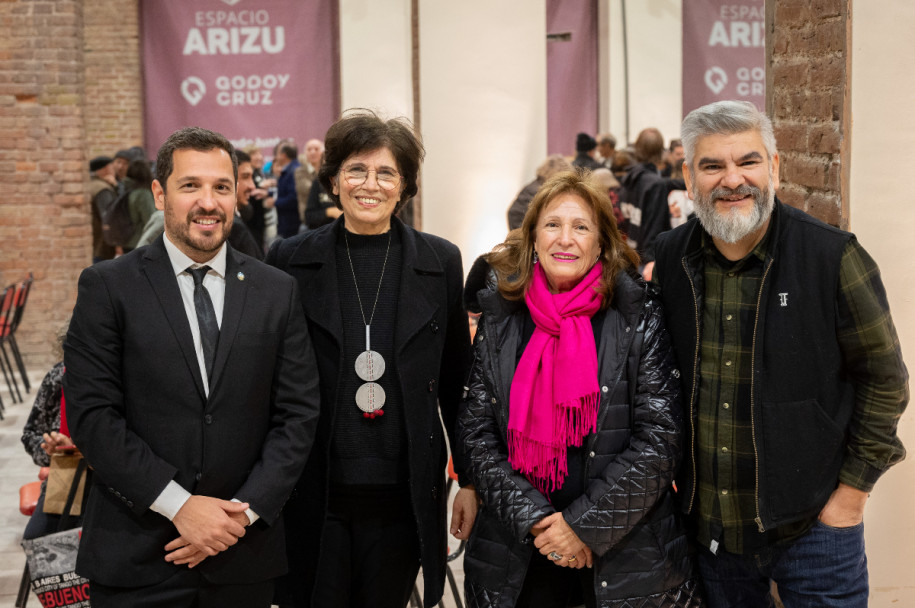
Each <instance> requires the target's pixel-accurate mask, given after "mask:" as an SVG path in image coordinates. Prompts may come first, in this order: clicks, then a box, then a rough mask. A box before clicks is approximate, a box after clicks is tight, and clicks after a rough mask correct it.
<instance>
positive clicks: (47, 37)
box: [0, 0, 91, 390]
mask: <svg viewBox="0 0 915 608" xmlns="http://www.w3.org/2000/svg"><path fill="white" fill-rule="evenodd" d="M0 23H2V24H3V30H4V33H3V36H0V242H2V252H3V253H2V255H0V280H2V284H3V285H6V284H8V283H11V282H13V281H15V280H18V279H19V278H20V277H21V276H22V275H23V274H24V273H26V272H30V271H31V272H34V274H35V283H34V285H33V287H32V292H31V296H30V299H29V302H28V305H27V308H26V311H25V315H24V317H23V321H22V326H21V328H20V330H19V333H18V334H17V339H18V342H19V345H20V347H21V349H22V350H23V351H24V354H25V356H26V359H27V363H28V364H30V365H39V364H45V363H47V362H49V361H51V359H52V355H51V349H50V343H51V339H52V337H53V335H54V332H55V330H56V329H57V327H59V326H60V324H61V322H62V321H63V320H64V319H66V318H67V317H68V316H69V314H70V311H71V310H72V307H73V303H74V300H75V295H76V289H75V285H76V278H77V276H78V274H79V271H80V270H81V269H82V268H83V267H85V266H86V265H87V264H88V263H89V262H90V261H91V227H90V224H89V219H88V218H89V216H88V207H87V200H86V188H87V184H88V168H87V167H88V165H87V162H88V161H87V157H86V148H85V145H84V143H85V127H84V115H83V102H84V96H85V87H84V69H83V68H84V56H83V37H82V3H81V2H79V1H77V0H54V1H42V0H12V1H7V2H0ZM5 388H6V387H2V388H0V390H5Z"/></svg>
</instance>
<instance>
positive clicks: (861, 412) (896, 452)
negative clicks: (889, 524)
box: [694, 228, 908, 554]
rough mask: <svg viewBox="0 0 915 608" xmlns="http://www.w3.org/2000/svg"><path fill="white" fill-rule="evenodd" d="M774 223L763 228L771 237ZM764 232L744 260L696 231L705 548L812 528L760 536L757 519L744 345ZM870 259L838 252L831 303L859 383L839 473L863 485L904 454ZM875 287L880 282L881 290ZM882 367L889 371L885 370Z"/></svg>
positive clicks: (700, 523) (736, 548) (854, 246)
mask: <svg viewBox="0 0 915 608" xmlns="http://www.w3.org/2000/svg"><path fill="white" fill-rule="evenodd" d="M771 232H772V229H771V228H770V230H769V234H771ZM769 234H767V235H766V237H765V238H763V240H762V241H761V242H760V243H759V245H757V246H756V248H755V249H754V250H753V251H752V252H750V253H749V254H748V255H747V256H746V257H745V258H743V259H742V260H739V261H737V262H731V261H729V260H727V259H726V258H724V256H722V255H721V254H720V253H719V252H718V250H717V249H716V248H715V246H714V244H713V243H712V240H711V238H709V237H708V235H706V234H703V239H704V240H703V250H704V256H705V271H704V280H705V281H704V282H705V292H704V302H705V306H704V311H703V318H702V328H703V331H702V337H701V343H700V369H699V372H700V379H699V397H698V424H697V429H696V430H697V435H696V437H697V443H696V446H697V447H696V469H697V479H698V484H697V490H696V498H697V505H698V508H697V509H696V510H695V511H694V513H695V514H696V523H697V540H698V541H699V543H700V544H702V545H703V546H705V547H709V548H716V549H719V548H720V549H723V550H726V551H728V552H731V553H738V554H743V553H750V552H752V551H754V550H756V549H759V548H762V547H764V546H767V545H771V544H773V543H776V542H779V541H785V540H789V539H792V538H796V537H797V536H800V535H801V534H803V533H804V532H806V531H807V530H808V529H809V527H810V526H811V525H812V524H813V519H811V520H809V521H801V522H795V523H792V524H789V525H786V526H783V527H780V528H776V529H774V530H767V531H765V532H759V528H758V526H757V524H756V521H755V518H756V513H757V511H756V508H757V507H756V497H755V479H756V456H755V454H754V446H753V437H752V431H751V412H750V390H751V378H750V370H751V362H752V361H751V357H752V353H751V344H752V337H753V336H752V332H753V326H754V322H755V318H756V302H757V297H758V294H759V288H760V281H761V278H762V272H763V262H764V261H765V258H766V252H767V248H768V242H769V238H770V237H769ZM875 280H876V281H877V283H878V284H879V272H878V270H877V265H876V264H875V263H874V261H873V260H872V259H871V258H870V256H869V255H868V254H867V252H865V251H864V250H863V249H862V248H861V246H860V245H859V244H858V242H857V241H856V240H855V239H851V240H850V241H849V244H848V245H847V246H846V248H845V251H844V252H843V255H842V260H841V267H840V281H839V293H838V294H837V309H838V310H839V318H840V323H839V327H838V330H837V338H838V341H839V344H840V348H841V349H842V352H843V354H844V355H845V359H846V361H852V362H854V361H857V362H858V363H857V364H856V365H857V367H859V368H860V369H857V370H850V371H851V372H852V373H853V374H854V375H856V376H857V377H858V378H862V377H864V378H868V379H873V381H870V382H868V381H862V382H859V386H858V389H857V393H858V405H857V407H856V415H855V418H854V419H853V424H855V434H856V437H853V438H852V439H851V441H850V445H849V455H848V456H847V457H846V460H845V463H844V464H843V468H842V471H841V472H840V476H839V479H840V480H841V481H842V482H844V483H847V484H849V485H851V486H854V487H857V488H859V489H862V490H865V491H870V489H871V488H872V486H873V481H872V480H875V479H876V477H877V476H879V473H878V474H877V475H876V476H875V475H873V472H874V469H878V468H879V469H880V472H882V471H883V470H884V469H885V468H886V466H889V464H892V463H893V462H896V461H898V460H900V459H901V458H902V457H903V455H904V454H905V451H904V449H903V448H902V444H901V443H900V442H899V440H898V438H897V437H896V435H895V427H896V423H897V421H898V419H899V416H900V415H901V413H902V409H903V408H904V407H905V403H906V401H907V394H908V389H907V385H905V384H902V386H889V387H888V386H885V385H884V383H881V382H880V381H879V378H881V377H887V375H893V374H896V373H897V371H898V368H899V365H900V362H899V343H898V338H897V337H896V331H895V328H894V327H893V322H892V319H891V318H890V313H889V310H887V309H885V307H883V306H881V305H880V302H879V299H878V298H877V297H875V291H874V290H875V287H876V285H875V283H874V281H875ZM880 288H881V289H882V286H881V287H880ZM887 370H888V371H889V374H886V373H884V372H885V371H887Z"/></svg>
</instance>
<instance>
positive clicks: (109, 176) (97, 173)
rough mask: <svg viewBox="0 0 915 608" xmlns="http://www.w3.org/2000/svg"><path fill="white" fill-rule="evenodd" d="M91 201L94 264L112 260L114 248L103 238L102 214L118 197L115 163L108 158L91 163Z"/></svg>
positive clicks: (101, 157) (103, 157)
mask: <svg viewBox="0 0 915 608" xmlns="http://www.w3.org/2000/svg"><path fill="white" fill-rule="evenodd" d="M89 173H90V175H91V178H90V180H89V201H90V207H91V213H92V263H93V264H94V263H96V262H100V261H102V260H110V259H111V258H113V257H114V254H115V251H114V247H112V246H111V245H109V244H108V243H106V242H105V240H104V239H103V238H102V214H103V213H104V212H105V210H106V209H108V206H109V205H110V204H111V203H113V202H114V200H115V199H116V198H117V196H118V191H117V184H118V181H117V178H116V177H115V174H114V162H113V161H112V159H111V158H110V157H108V156H96V157H95V158H93V159H92V160H90V161H89Z"/></svg>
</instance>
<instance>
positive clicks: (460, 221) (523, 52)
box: [419, 0, 546, 270]
mask: <svg viewBox="0 0 915 608" xmlns="http://www.w3.org/2000/svg"><path fill="white" fill-rule="evenodd" d="M419 4H420V8H419V18H420V58H421V59H420V89H421V90H420V99H421V104H422V108H421V114H422V132H423V138H424V140H425V144H426V151H427V156H426V163H425V167H424V170H423V230H425V231H427V232H431V233H433V234H438V235H440V236H443V237H445V238H447V239H449V240H451V241H453V242H455V243H456V244H458V246H459V247H460V248H461V251H462V252H463V255H464V267H465V270H466V269H467V268H468V267H469V266H470V264H471V263H472V262H473V260H474V258H476V256H477V255H479V254H481V253H484V252H487V251H489V250H490V249H492V247H493V246H494V245H495V244H497V243H499V242H501V241H502V240H503V239H504V238H505V234H506V232H507V231H508V223H507V220H506V211H507V210H508V206H509V205H510V204H511V202H512V200H514V198H515V195H516V194H517V193H518V191H519V190H520V189H521V187H522V186H523V185H524V184H526V183H527V182H529V181H531V180H532V179H533V178H534V171H535V169H536V167H537V165H538V164H540V163H541V162H542V161H543V159H544V158H545V157H546V6H545V3H544V0H499V1H498V2H492V1H487V0H464V1H462V2H449V3H444V4H443V3H441V2H439V1H438V0H421V1H420V3H419Z"/></svg>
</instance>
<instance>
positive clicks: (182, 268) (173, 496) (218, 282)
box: [149, 234, 258, 524]
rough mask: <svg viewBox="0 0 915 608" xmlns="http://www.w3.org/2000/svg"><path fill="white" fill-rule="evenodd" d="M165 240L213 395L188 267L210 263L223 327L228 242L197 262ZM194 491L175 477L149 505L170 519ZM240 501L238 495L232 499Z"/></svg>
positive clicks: (210, 284) (210, 283)
mask: <svg viewBox="0 0 915 608" xmlns="http://www.w3.org/2000/svg"><path fill="white" fill-rule="evenodd" d="M163 240H164V242H165V251H166V252H167V253H168V259H169V261H170V262H171V264H172V270H174V272H175V278H177V280H178V289H179V290H180V291H181V301H182V302H183V303H184V312H185V314H186V315H187V320H188V323H189V324H190V326H191V335H192V336H193V338H194V352H195V353H197V365H198V367H199V368H200V377H201V378H202V379H203V390H204V391H206V395H207V397H209V396H210V383H209V379H208V378H207V368H206V361H205V360H204V358H203V343H202V342H201V340H200V324H199V323H198V322H197V309H196V308H195V307H194V277H192V276H191V273H189V272H188V271H187V270H188V268H200V267H201V266H209V267H210V270H209V271H208V272H207V274H206V276H205V277H204V278H203V286H204V287H206V289H207V291H208V292H209V293H210V300H212V302H213V310H214V312H215V313H216V323H217V325H219V328H220V329H222V311H223V308H224V307H225V301H226V244H225V243H223V245H222V247H220V249H219V251H218V252H217V253H216V255H215V256H213V257H212V258H211V259H210V260H209V261H207V262H204V263H202V264H198V263H197V262H195V261H194V260H192V259H191V258H189V257H188V256H187V255H185V254H184V252H182V251H181V250H180V249H178V247H177V246H176V245H175V244H174V243H172V242H171V241H170V240H169V238H168V234H164V235H163ZM190 497H191V493H190V492H188V491H187V490H185V489H184V488H183V487H181V485H180V484H178V482H176V481H175V480H172V481H170V482H168V485H167V486H165V489H164V490H162V493H161V494H159V496H158V498H156V500H155V501H154V502H153V503H152V505H150V507H149V508H150V509H152V510H153V511H155V512H156V513H159V514H161V515H164V516H165V517H167V518H168V519H169V521H171V520H173V519H174V518H175V515H177V513H178V511H179V510H180V509H181V507H183V506H184V503H185V502H187V499H188V498H190ZM232 500H233V501H235V502H239V501H238V500H237V499H235V498H233V499H232ZM245 513H246V514H247V516H248V521H249V522H250V523H252V524H253V523H254V522H255V521H256V520H257V518H258V515H257V514H256V513H255V512H254V511H252V510H251V509H246V510H245Z"/></svg>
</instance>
